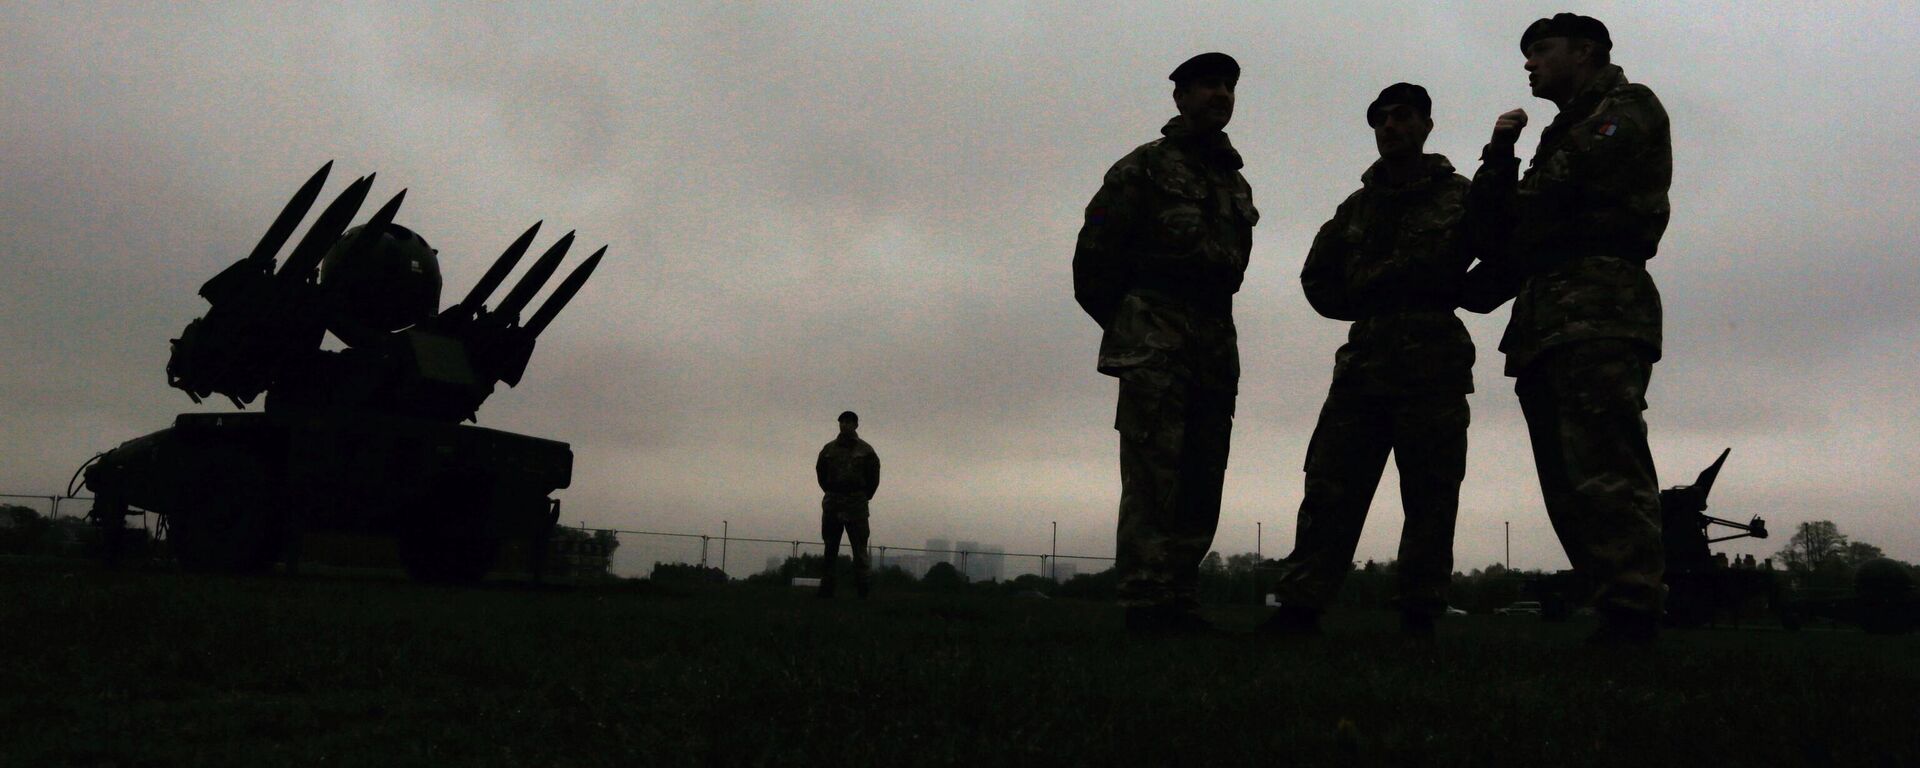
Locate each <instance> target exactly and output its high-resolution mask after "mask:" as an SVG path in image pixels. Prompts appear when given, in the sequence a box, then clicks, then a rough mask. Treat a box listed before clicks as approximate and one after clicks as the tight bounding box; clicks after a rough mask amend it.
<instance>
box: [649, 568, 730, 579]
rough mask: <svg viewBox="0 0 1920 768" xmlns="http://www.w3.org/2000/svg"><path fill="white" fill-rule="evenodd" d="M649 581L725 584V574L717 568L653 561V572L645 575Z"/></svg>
mask: <svg viewBox="0 0 1920 768" xmlns="http://www.w3.org/2000/svg"><path fill="white" fill-rule="evenodd" d="M647 578H648V579H649V580H651V581H654V582H657V583H660V584H725V583H727V574H726V572H725V571H722V570H720V569H718V568H712V567H708V566H703V565H688V564H686V563H654V564H653V572H652V573H650V574H648V575H647Z"/></svg>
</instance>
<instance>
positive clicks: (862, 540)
mask: <svg viewBox="0 0 1920 768" xmlns="http://www.w3.org/2000/svg"><path fill="white" fill-rule="evenodd" d="M861 506H862V507H865V506H866V504H865V503H864V502H862V503H861ZM846 528H847V549H849V550H851V554H852V555H853V586H854V589H856V590H858V591H859V592H860V596H861V597H865V596H866V595H867V590H868V589H871V588H872V586H873V566H872V563H871V561H870V560H869V559H868V558H869V556H868V554H867V535H868V533H870V529H869V528H868V527H867V515H866V510H865V509H861V510H860V514H859V515H857V516H853V517H851V518H850V519H848V520H847V524H846Z"/></svg>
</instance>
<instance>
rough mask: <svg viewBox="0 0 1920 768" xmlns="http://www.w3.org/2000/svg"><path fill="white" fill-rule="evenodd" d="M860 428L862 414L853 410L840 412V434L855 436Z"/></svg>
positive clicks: (842, 435)
mask: <svg viewBox="0 0 1920 768" xmlns="http://www.w3.org/2000/svg"><path fill="white" fill-rule="evenodd" d="M859 430H860V416H859V415H858V414H856V413H854V412H853V411H841V412H840V436H841V437H853V435H854V433H855V432H858V431H859Z"/></svg>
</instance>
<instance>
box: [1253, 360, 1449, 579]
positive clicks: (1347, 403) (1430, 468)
mask: <svg viewBox="0 0 1920 768" xmlns="http://www.w3.org/2000/svg"><path fill="white" fill-rule="evenodd" d="M1470 418H1471V414H1470V412H1469V411H1468V409H1467V397H1466V395H1465V394H1447V395H1415V396H1378V395H1364V394H1360V393H1357V392H1343V391H1341V390H1339V389H1335V390H1333V391H1332V392H1330V393H1329V394H1328V395H1327V402H1326V405H1324V406H1322V407H1321V409H1320V422H1319V424H1318V425H1316V426H1315V427H1314V428H1313V440H1312V442H1311V443H1309V444H1308V446H1307V463H1306V473H1307V486H1306V496H1305V498H1303V499H1302V500H1301V502H1300V518H1299V521H1298V523H1297V534H1296V539H1295V543H1294V547H1293V554H1291V555H1288V556H1287V559H1286V560H1285V562H1284V563H1283V565H1282V569H1281V571H1280V578H1279V581H1278V583H1276V584H1275V586H1274V593H1275V595H1276V596H1277V597H1279V599H1280V602H1281V603H1282V604H1284V605H1290V606H1299V607H1302V608H1311V609H1316V610H1319V609H1324V608H1326V606H1327V603H1329V602H1331V601H1332V600H1333V596H1334V594H1335V593H1337V592H1338V591H1339V589H1340V584H1341V582H1342V581H1345V580H1346V577H1347V573H1348V572H1349V571H1351V570H1352V569H1353V552H1354V548H1355V547H1357V546H1358V545H1359V543H1360V529H1361V527H1362V525H1364V524H1365V523H1366V520H1367V508H1368V507H1369V506H1371V505H1372V503H1373V493H1374V490H1375V489H1377V488H1378V487H1379V485H1380V474H1381V472H1382V471H1384V470H1385V469H1386V465H1387V454H1388V453H1389V452H1391V453H1392V454H1393V459H1394V464H1395V466H1396V467H1398V469H1399V471H1400V506H1401V507H1402V508H1403V509H1404V510H1405V511H1406V523H1405V525H1403V526H1402V527H1401V529H1400V560H1399V564H1398V580H1399V584H1398V586H1399V595H1398V599H1397V602H1398V605H1399V606H1400V609H1401V610H1404V611H1409V612H1414V613H1421V614H1426V615H1429V616H1437V615H1439V614H1440V613H1441V612H1443V611H1445V610H1446V606H1447V596H1446V591H1447V583H1448V580H1449V579H1450V578H1451V576H1452V574H1453V524H1454V518H1455V516H1456V514H1457V513H1458V512H1459V509H1460V479H1461V477H1463V476H1465V475H1466V471H1467V422H1468V421H1469V420H1470Z"/></svg>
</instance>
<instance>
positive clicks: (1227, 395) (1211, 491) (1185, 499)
mask: <svg viewBox="0 0 1920 768" xmlns="http://www.w3.org/2000/svg"><path fill="white" fill-rule="evenodd" d="M1233 407H1234V394H1233V393H1231V392H1216V391H1209V390H1203V389H1195V390H1193V391H1191V392H1190V393H1189V397H1188V401H1187V418H1186V430H1185V431H1186V440H1185V442H1184V443H1183V444H1182V445H1181V446H1180V459H1179V460H1180V477H1179V487H1180V490H1179V494H1178V497H1177V498H1176V499H1175V502H1174V504H1175V507H1174V515H1173V516H1172V519H1171V520H1169V522H1168V526H1167V567H1168V569H1169V576H1170V580H1171V584H1172V587H1173V589H1172V591H1173V602H1174V604H1176V605H1180V606H1195V605H1199V602H1200V601H1199V596H1200V561H1202V560H1205V559H1206V557H1207V551H1208V550H1209V549H1211V548H1212V546H1213V534H1214V532H1215V531H1217V530H1218V529H1219V527H1220V497H1221V495H1222V492H1223V491H1224V488H1225V483H1226V478H1227V456H1228V454H1229V453H1230V452H1231V448H1232V439H1233Z"/></svg>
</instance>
